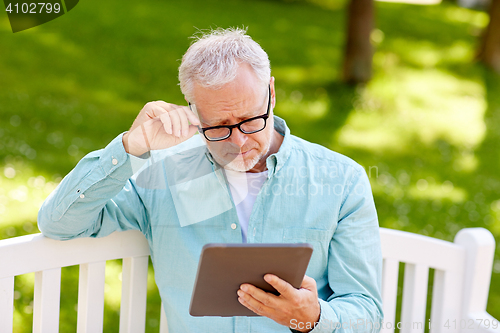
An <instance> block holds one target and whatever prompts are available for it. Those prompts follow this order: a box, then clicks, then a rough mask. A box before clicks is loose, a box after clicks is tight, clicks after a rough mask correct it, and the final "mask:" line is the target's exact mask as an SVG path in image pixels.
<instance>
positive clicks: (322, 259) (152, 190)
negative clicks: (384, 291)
mask: <svg viewBox="0 0 500 333" xmlns="http://www.w3.org/2000/svg"><path fill="white" fill-rule="evenodd" d="M275 129H276V130H277V131H278V132H279V133H280V134H281V135H283V136H284V139H283V143H282V145H281V147H280V149H279V151H278V152H277V153H276V154H272V155H270V156H269V157H268V158H267V160H266V163H267V168H268V178H267V180H266V181H265V183H264V184H263V186H262V188H261V190H260V192H259V194H258V196H257V199H256V201H255V204H254V207H253V210H252V213H251V216H250V220H249V223H248V232H247V242H248V243H294V242H308V243H310V244H311V245H313V247H314V251H313V255H312V258H311V261H310V263H309V266H308V269H307V273H306V274H307V275H308V276H310V277H312V278H314V279H315V280H316V283H317V287H318V295H319V303H320V306H321V315H320V321H319V323H318V324H317V326H316V327H315V328H314V330H313V332H315V333H316V332H334V331H335V332H378V331H379V329H380V323H381V321H382V316H383V315H382V301H381V294H380V290H381V269H382V255H381V248H380V237H379V229H378V221H377V215H376V211H375V205H374V201H373V196H372V193H371V188H370V184H369V180H368V177H367V175H366V172H365V170H364V169H363V168H362V167H361V166H360V165H358V164H357V163H355V162H354V161H352V160H351V159H349V158H347V157H345V156H343V155H341V154H338V153H335V152H333V151H331V150H328V149H326V148H324V147H322V146H319V145H316V144H312V143H309V142H307V141H304V140H302V139H300V138H298V137H295V136H293V135H291V134H290V131H289V129H288V127H287V126H286V124H285V122H284V121H283V120H282V119H280V118H278V117H276V116H275ZM137 161H138V159H137V158H132V157H131V156H130V155H128V154H127V153H126V152H125V150H124V147H123V144H122V135H120V136H118V137H117V138H116V139H114V140H113V141H112V142H111V143H110V144H109V145H108V146H107V147H106V148H104V149H102V150H99V151H95V152H92V153H90V154H88V155H87V156H85V157H84V158H83V159H82V160H81V161H80V162H79V163H78V165H77V166H76V167H75V168H74V169H73V170H72V171H71V172H70V173H69V174H68V175H67V176H66V177H65V178H64V179H63V180H62V182H61V183H60V184H59V186H58V187H57V188H56V189H55V190H54V191H53V192H52V193H51V194H50V195H49V197H48V198H47V199H46V201H45V202H44V204H43V206H42V208H41V209H40V212H39V215H38V224H39V228H40V230H41V231H42V233H43V234H44V235H46V236H47V237H50V238H55V239H61V240H65V239H71V238H76V237H103V236H106V235H109V234H110V233H112V232H113V231H120V230H128V229H138V230H140V231H141V232H142V233H143V234H144V235H145V237H146V238H147V240H148V243H149V247H150V250H151V258H152V262H153V265H154V269H155V279H156V283H157V285H158V288H159V291H160V294H161V298H162V300H163V302H164V306H165V311H166V315H167V321H168V326H169V331H170V332H171V333H187V332H197V333H198V332H214V333H215V332H216V333H225V332H228V333H229V332H245V333H247V332H290V330H289V328H287V327H285V326H282V325H279V324H277V323H275V322H274V321H272V320H271V319H268V318H265V317H228V318H227V317H225V318H223V317H192V316H190V315H189V303H190V299H191V294H192V291H193V286H194V280H195V275H196V270H197V267H198V260H199V256H200V253H201V249H202V247H203V245H205V244H207V243H240V242H242V234H241V228H240V226H239V223H238V216H237V213H236V208H235V206H234V203H233V200H232V198H231V193H230V191H229V189H228V186H227V182H226V179H225V176H224V172H223V169H221V168H220V167H219V166H218V164H217V163H215V162H214V160H213V159H212V156H211V154H210V153H209V151H208V149H207V148H206V146H205V145H204V143H203V141H202V139H201V138H200V136H199V135H195V136H194V137H192V138H191V139H189V140H187V141H185V142H183V143H182V144H180V145H177V146H175V147H172V148H170V149H165V150H161V151H152V152H151V155H150V157H149V158H147V159H145V160H144V161H143V162H142V163H141V164H143V165H137ZM135 169H138V170H137V171H136V170H135ZM235 226H236V228H235ZM235 297H237V296H236V294H235ZM290 325H291V328H299V327H298V325H297V323H295V322H291V323H290Z"/></svg>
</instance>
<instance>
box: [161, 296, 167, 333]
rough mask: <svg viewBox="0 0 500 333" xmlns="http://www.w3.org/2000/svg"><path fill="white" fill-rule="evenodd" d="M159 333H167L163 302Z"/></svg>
mask: <svg viewBox="0 0 500 333" xmlns="http://www.w3.org/2000/svg"><path fill="white" fill-rule="evenodd" d="M160 333H168V325H167V315H166V314H165V308H164V307H163V302H161V315H160Z"/></svg>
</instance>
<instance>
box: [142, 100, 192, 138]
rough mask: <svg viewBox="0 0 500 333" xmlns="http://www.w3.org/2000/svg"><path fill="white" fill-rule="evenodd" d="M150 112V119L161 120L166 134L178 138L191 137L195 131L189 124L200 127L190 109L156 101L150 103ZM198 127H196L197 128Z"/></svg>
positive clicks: (148, 113)
mask: <svg viewBox="0 0 500 333" xmlns="http://www.w3.org/2000/svg"><path fill="white" fill-rule="evenodd" d="M148 108H149V111H147V112H146V114H147V115H148V117H150V118H160V120H161V121H162V123H163V127H164V129H165V132H167V133H168V134H172V135H175V136H176V137H179V138H181V137H184V138H185V137H188V136H189V137H190V136H192V135H189V134H190V133H193V134H194V133H196V131H194V132H193V129H191V128H190V125H189V122H191V123H192V124H193V125H199V124H200V121H199V120H198V118H197V117H196V116H195V115H194V113H193V112H191V110H189V108H187V107H185V106H178V105H175V104H169V103H166V102H164V101H156V102H150V103H148ZM195 127H196V126H195Z"/></svg>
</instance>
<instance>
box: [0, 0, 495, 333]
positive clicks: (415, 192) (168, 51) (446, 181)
mask: <svg viewBox="0 0 500 333" xmlns="http://www.w3.org/2000/svg"><path fill="white" fill-rule="evenodd" d="M314 3H315V4H313V3H307V2H301V1H294V2H289V1H288V2H287V1H242V0H236V1H235V0H233V1H227V0H225V1H214V0H207V1H193V0H186V1H182V2H181V1H177V2H160V1H149V2H144V1H141V2H135V3H134V2H123V1H122V2H119V1H114V0H110V1H106V2H98V1H96V0H88V1H84V2H80V3H79V4H78V6H77V7H75V8H74V9H73V10H72V11H71V12H69V13H68V14H66V15H64V16H63V17H61V18H59V19H56V20H54V21H52V22H49V23H47V24H45V25H42V26H40V27H36V28H33V29H30V30H27V31H24V32H20V33H16V34H12V33H11V32H10V27H9V26H8V21H7V20H6V17H4V18H3V19H2V20H1V21H0V32H1V36H2V37H1V38H0V86H1V87H4V88H3V89H1V91H0V171H2V172H1V173H0V238H8V237H14V236H19V235H23V234H27V233H34V232H38V229H37V227H36V214H37V211H38V208H39V207H40V205H41V203H42V202H43V200H44V199H45V198H46V196H47V195H48V194H49V193H50V192H51V191H52V190H53V189H54V188H55V186H56V185H57V183H58V182H59V181H60V180H61V178H62V177H64V175H66V174H67V173H68V172H69V171H70V170H71V169H72V167H73V166H74V165H75V164H76V163H77V162H78V161H79V160H80V159H81V158H82V157H83V156H84V155H85V154H87V153H88V152H90V151H93V150H96V149H100V148H103V147H104V146H105V145H106V144H107V143H109V142H110V141H111V140H112V139H113V138H114V137H115V136H117V135H118V134H119V133H121V132H123V131H126V130H127V129H128V128H129V126H130V125H131V123H132V121H133V120H134V118H135V116H136V114H137V113H138V111H139V110H140V109H141V108H142V106H143V105H144V104H145V103H146V102H148V101H151V100H160V99H161V100H165V101H169V102H172V103H177V104H183V103H185V101H184V100H183V96H182V95H181V93H180V90H179V87H178V85H177V84H178V80H177V68H178V66H179V64H180V61H179V59H180V58H181V57H182V54H183V53H184V52H185V50H186V49H187V47H188V46H189V43H190V40H189V39H188V37H189V36H191V35H192V34H193V33H195V32H196V31H197V29H208V28H210V27H219V26H220V27H228V26H239V27H242V26H245V27H248V32H249V34H250V35H251V36H252V37H253V38H254V39H255V40H256V41H258V42H259V43H261V45H262V46H263V48H264V49H265V50H266V51H267V52H268V54H269V56H270V59H271V64H272V73H273V76H275V78H276V87H277V106H276V109H275V112H276V114H277V115H279V116H281V117H282V118H284V119H285V120H286V121H287V123H288V125H289V126H290V128H291V131H292V133H293V134H295V135H298V136H300V137H303V138H305V139H307V140H310V141H312V142H316V143H319V144H321V145H324V146H326V147H328V148H331V149H333V150H335V151H338V152H340V153H343V154H346V155H348V156H349V157H351V158H353V159H354V160H356V161H357V162H359V163H360V164H361V165H362V166H364V167H365V169H366V171H367V173H368V175H369V177H370V181H371V183H372V187H373V192H374V196H375V201H376V205H377V210H378V215H379V221H380V225H381V226H383V227H388V228H394V229H399V230H406V231H411V232H416V233H420V234H424V235H429V236H433V237H437V238H440V239H445V240H450V241H451V240H453V237H454V235H455V234H456V233H457V231H458V230H460V229H461V228H464V227H485V228H487V229H489V230H491V231H492V232H493V233H494V235H495V238H496V240H497V243H498V242H500V197H499V193H500V175H499V173H498V172H497V170H498V167H499V164H500V150H499V149H498V148H499V143H500V141H499V140H500V137H499V134H498V133H500V131H499V129H500V128H499V127H500V96H498V93H497V94H495V93H494V92H495V91H499V88H500V77H499V76H497V75H495V74H493V73H491V72H490V71H488V70H486V69H484V68H483V67H482V66H481V65H479V64H477V63H475V62H474V61H473V59H474V53H475V49H476V48H477V42H478V36H479V34H480V32H481V29H483V28H484V27H485V26H486V24H487V22H488V17H487V15H486V14H484V13H482V12H478V11H473V10H467V9H462V8H458V7H456V6H454V5H452V4H450V3H443V4H442V5H439V6H413V5H402V4H390V3H377V4H376V15H377V30H376V31H374V33H373V36H372V39H373V43H374V45H375V46H376V48H377V52H376V53H375V55H374V77H373V80H372V81H371V82H370V83H369V84H368V85H366V86H364V87H350V86H346V85H344V84H342V83H341V82H340V67H341V60H342V48H343V44H344V26H345V12H344V9H343V8H342V7H341V6H340V7H339V6H331V4H332V3H333V4H334V3H335V1H329V2H328V1H326V0H325V1H320V0H314ZM327 3H330V5H328V4H327ZM119 272H120V263H119V262H118V261H113V262H110V263H109V264H108V265H107V273H106V274H107V280H106V281H107V286H106V300H107V301H106V306H105V314H106V317H105V328H104V330H105V331H106V332H115V331H117V329H118V328H117V327H118V310H119V297H120V293H119V281H120V273H119ZM432 273H433V272H431V275H432ZM77 274H78V270H77V268H76V267H70V268H65V269H63V285H62V292H63V295H71V296H65V297H63V298H62V300H61V308H62V313H61V332H67V331H74V327H75V323H76V311H75V305H76V290H77V283H78V278H77ZM150 274H151V276H153V272H152V271H151V272H150ZM400 280H401V279H400ZM32 287H33V275H32V274H31V275H26V276H22V277H19V278H17V279H16V290H17V291H18V293H16V301H15V302H16V313H15V322H16V324H17V328H16V332H28V331H30V329H31V324H23V323H31V317H32ZM490 289H491V290H490V297H489V304H488V311H489V312H490V313H491V314H492V315H493V316H494V317H496V318H500V247H497V251H496V255H495V266H494V273H493V276H492V283H491V288H490ZM148 290H149V293H150V296H149V297H150V299H149V303H148V320H147V331H148V332H153V331H154V330H155V329H157V326H158V318H159V304H160V299H159V296H158V294H157V289H156V287H155V285H154V282H153V281H152V279H151V283H150V285H149V289H148ZM398 318H399V317H398ZM427 319H428V318H427Z"/></svg>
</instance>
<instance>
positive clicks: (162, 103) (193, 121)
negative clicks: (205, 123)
mask: <svg viewBox="0 0 500 333" xmlns="http://www.w3.org/2000/svg"><path fill="white" fill-rule="evenodd" d="M153 103H155V104H156V105H157V106H160V107H161V108H163V109H164V110H166V111H171V110H174V109H182V111H183V112H184V114H185V115H186V117H187V119H188V120H189V122H191V124H193V125H196V126H198V125H200V120H199V119H198V117H197V116H196V114H195V113H194V112H193V111H191V110H190V109H189V108H188V107H186V106H178V105H175V104H170V103H167V102H165V101H156V102H153Z"/></svg>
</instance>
